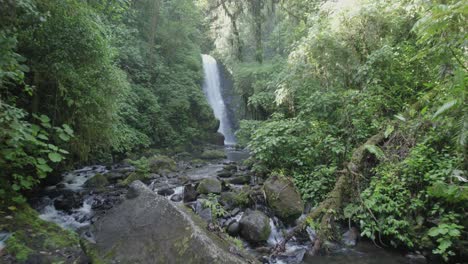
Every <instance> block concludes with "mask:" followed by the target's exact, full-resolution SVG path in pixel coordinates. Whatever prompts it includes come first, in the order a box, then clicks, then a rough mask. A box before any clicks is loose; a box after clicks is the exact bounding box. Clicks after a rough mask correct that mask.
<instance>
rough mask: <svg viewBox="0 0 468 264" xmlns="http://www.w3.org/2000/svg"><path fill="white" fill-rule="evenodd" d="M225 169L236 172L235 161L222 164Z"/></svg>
mask: <svg viewBox="0 0 468 264" xmlns="http://www.w3.org/2000/svg"><path fill="white" fill-rule="evenodd" d="M224 170H225V171H230V172H236V171H237V165H236V164H235V163H231V164H227V165H225V166H224Z"/></svg>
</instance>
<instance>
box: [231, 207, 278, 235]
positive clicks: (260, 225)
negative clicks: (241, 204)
mask: <svg viewBox="0 0 468 264" xmlns="http://www.w3.org/2000/svg"><path fill="white" fill-rule="evenodd" d="M239 224H240V229H241V230H240V234H241V236H242V237H243V238H245V239H246V240H248V241H251V242H264V241H266V240H267V239H268V237H269V236H270V233H271V229H270V219H269V218H268V216H266V215H265V214H264V213H262V212H260V211H257V210H255V211H253V210H247V211H245V213H244V215H243V216H242V218H241V220H240V222H239Z"/></svg>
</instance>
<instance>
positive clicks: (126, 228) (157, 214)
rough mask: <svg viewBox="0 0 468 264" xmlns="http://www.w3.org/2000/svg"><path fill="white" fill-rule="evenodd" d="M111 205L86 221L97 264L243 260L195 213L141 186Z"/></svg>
mask: <svg viewBox="0 0 468 264" xmlns="http://www.w3.org/2000/svg"><path fill="white" fill-rule="evenodd" d="M131 189H132V190H133V192H134V193H135V195H136V196H133V197H132V199H127V200H125V201H124V202H123V203H121V204H120V205H118V206H116V207H114V208H112V209H111V210H110V211H108V212H107V213H106V214H105V215H104V216H103V217H102V218H100V219H99V220H98V221H97V222H96V223H94V224H93V226H92V231H93V233H94V236H95V241H96V244H95V246H94V249H93V251H94V253H95V254H94V255H95V256H97V258H99V259H100V260H101V262H102V263H247V262H249V263H250V262H251V261H253V262H254V263H255V260H252V258H251V257H250V256H249V255H246V253H244V252H235V253H231V251H233V250H231V248H232V246H231V245H230V244H228V242H227V240H223V239H221V238H219V237H217V236H216V235H213V234H211V233H209V232H208V231H206V229H205V228H204V226H206V223H204V222H203V221H202V220H201V219H200V218H198V216H196V215H194V214H193V213H190V211H189V210H187V209H185V208H184V207H183V206H177V205H176V204H174V203H172V202H170V201H169V200H168V199H165V198H164V197H162V196H159V195H157V194H155V193H154V192H152V191H151V190H150V189H149V188H147V187H146V186H145V185H144V184H143V183H142V182H140V181H136V182H133V183H132V184H131Z"/></svg>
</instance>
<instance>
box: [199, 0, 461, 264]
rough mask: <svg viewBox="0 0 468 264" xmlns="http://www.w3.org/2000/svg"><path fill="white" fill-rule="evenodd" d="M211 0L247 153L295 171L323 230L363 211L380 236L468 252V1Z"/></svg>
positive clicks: (264, 168)
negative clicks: (240, 119)
mask: <svg viewBox="0 0 468 264" xmlns="http://www.w3.org/2000/svg"><path fill="white" fill-rule="evenodd" d="M202 6H203V7H204V8H205V10H206V13H207V15H208V16H209V19H210V21H211V22H212V23H214V26H212V27H211V29H210V31H209V32H210V33H211V37H212V38H213V40H214V43H215V46H214V49H215V51H216V53H217V54H218V55H219V57H220V58H222V60H223V61H224V62H225V64H226V65H227V67H228V68H229V70H230V71H232V74H233V76H234V81H235V89H236V92H237V94H238V96H239V97H240V98H241V100H240V101H241V102H242V104H241V109H240V111H239V114H240V115H242V116H243V118H244V120H242V121H241V122H240V124H241V129H240V131H238V132H237V136H238V138H239V141H240V142H239V143H240V144H242V145H244V146H248V147H249V148H250V150H251V152H252V154H253V157H252V160H251V161H249V162H248V164H249V165H250V166H251V167H252V168H253V170H254V171H255V172H256V173H257V174H258V175H265V174H276V173H280V174H283V175H287V176H289V177H291V178H292V179H293V181H294V183H295V185H296V186H297V187H298V188H299V190H300V191H301V194H302V197H303V199H305V200H307V201H309V202H311V203H312V204H314V205H315V206H316V210H314V211H313V212H312V213H311V215H310V216H309V218H308V219H309V220H308V222H309V223H315V226H314V227H315V228H318V229H319V235H320V237H321V238H322V239H330V238H333V236H334V232H333V226H330V225H328V224H327V223H330V222H333V219H338V220H339V219H342V220H350V221H351V222H352V223H354V224H355V225H357V226H359V227H360V228H361V232H362V235H363V236H365V237H368V238H370V239H372V240H375V242H376V243H379V244H381V245H388V244H390V245H392V246H394V247H400V248H401V247H405V248H409V249H412V250H416V249H417V250H430V251H432V252H433V253H434V254H436V255H439V256H440V257H441V258H443V259H444V260H445V261H457V259H463V258H464V257H465V258H466V256H467V255H466V254H467V252H466V250H465V248H466V246H464V245H466V243H467V241H466V237H467V231H468V226H467V222H466V220H465V218H466V213H467V212H466V208H465V206H463V204H465V203H466V202H467V192H468V191H467V174H466V171H467V168H468V167H467V164H468V161H467V160H468V159H467V144H466V143H467V135H468V132H467V131H468V125H467V124H468V121H467V120H468V119H467V118H468V114H467V107H466V91H467V89H466V80H467V77H466V70H467V62H466V56H467V54H466V41H465V40H466V37H467V32H466V25H465V24H466V18H467V15H468V9H467V8H466V3H463V1H455V0H450V1H390V2H389V1H368V0H354V1H320V0H317V1H305V0H286V1H269V0H261V1H249V0H241V1H221V0H209V1H204V5H202ZM222 13H224V14H226V16H220V15H219V14H222ZM306 224H307V223H304V225H306ZM304 225H301V227H304Z"/></svg>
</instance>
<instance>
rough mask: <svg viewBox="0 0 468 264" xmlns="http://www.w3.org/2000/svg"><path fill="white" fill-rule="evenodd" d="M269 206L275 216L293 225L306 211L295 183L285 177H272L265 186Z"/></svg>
mask: <svg viewBox="0 0 468 264" xmlns="http://www.w3.org/2000/svg"><path fill="white" fill-rule="evenodd" d="M263 189H264V191H265V195H266V198H267V202H268V205H269V206H270V207H271V208H272V209H273V211H274V213H275V215H277V216H278V217H279V218H281V219H282V220H283V221H285V222H287V223H292V222H294V220H296V219H297V218H298V217H299V216H301V214H302V212H303V210H304V203H303V202H302V199H301V195H300V194H299V192H298V191H297V189H296V188H295V186H294V183H293V182H292V181H291V180H290V179H287V178H285V177H280V176H276V175H274V176H271V177H270V178H269V179H268V180H267V181H266V182H265V184H264V185H263Z"/></svg>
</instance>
